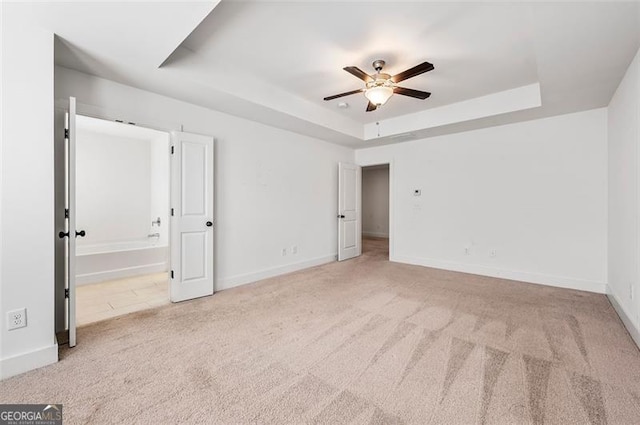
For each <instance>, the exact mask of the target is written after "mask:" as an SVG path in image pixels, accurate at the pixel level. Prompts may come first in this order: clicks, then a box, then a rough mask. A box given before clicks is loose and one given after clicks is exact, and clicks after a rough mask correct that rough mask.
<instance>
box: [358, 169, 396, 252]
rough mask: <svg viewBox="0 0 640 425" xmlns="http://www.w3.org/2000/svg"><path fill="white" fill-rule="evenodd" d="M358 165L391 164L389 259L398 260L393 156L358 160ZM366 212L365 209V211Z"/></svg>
mask: <svg viewBox="0 0 640 425" xmlns="http://www.w3.org/2000/svg"><path fill="white" fill-rule="evenodd" d="M356 165H359V166H360V167H363V168H364V167H373V166H375V165H388V166H389V261H396V259H395V257H396V254H395V253H396V249H395V239H394V236H395V233H396V231H395V223H396V221H395V176H394V170H395V167H394V161H393V158H392V159H389V160H381V161H376V160H373V161H356ZM363 212H364V211H363Z"/></svg>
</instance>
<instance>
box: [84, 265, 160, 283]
mask: <svg viewBox="0 0 640 425" xmlns="http://www.w3.org/2000/svg"><path fill="white" fill-rule="evenodd" d="M168 269H169V265H168V264H167V263H154V264H145V265H142V266H134V267H125V268H122V269H113V270H105V271H101V272H96V273H86V274H79V275H77V276H76V285H87V284H90V283H98V282H104V281H105V280H113V279H122V278H125V277H130V276H138V275H142V274H151V273H161V272H166V271H167V270H168Z"/></svg>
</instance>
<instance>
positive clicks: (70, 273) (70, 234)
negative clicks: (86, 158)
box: [59, 97, 84, 347]
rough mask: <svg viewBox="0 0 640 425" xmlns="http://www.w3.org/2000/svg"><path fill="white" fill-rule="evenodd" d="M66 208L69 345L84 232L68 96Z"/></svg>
mask: <svg viewBox="0 0 640 425" xmlns="http://www.w3.org/2000/svg"><path fill="white" fill-rule="evenodd" d="M65 139H66V153H67V158H66V167H65V171H66V172H65V174H66V210H65V215H66V216H67V220H66V221H67V225H66V228H65V233H64V234H62V235H59V236H62V237H65V238H66V240H67V247H66V281H67V285H66V291H65V292H66V294H65V295H66V296H67V327H68V331H69V347H75V345H76V236H80V235H81V234H82V236H84V232H76V98H75V97H70V98H69V109H68V111H67V119H66V128H65Z"/></svg>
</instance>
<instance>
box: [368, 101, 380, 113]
mask: <svg viewBox="0 0 640 425" xmlns="http://www.w3.org/2000/svg"><path fill="white" fill-rule="evenodd" d="M377 108H378V107H377V106H376V105H374V104H373V103H371V102H369V104H368V105H367V112H371V111H375V110H376V109H377Z"/></svg>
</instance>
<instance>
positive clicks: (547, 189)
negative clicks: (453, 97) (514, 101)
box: [356, 109, 607, 292]
mask: <svg viewBox="0 0 640 425" xmlns="http://www.w3.org/2000/svg"><path fill="white" fill-rule="evenodd" d="M606 117H607V114H606V109H598V110H592V111H587V112H581V113H575V114H570V115H563V116H558V117H553V118H547V119H542V120H536V121H529V122H523V123H518V124H512V125H505V126H500V127H493V128H487V129H482V130H477V131H471V132H466V133H459V134H452V135H447V136H441V137H434V138H430V139H425V140H418V141H412V142H405V143H399V144H395V145H387V146H381V147H375V148H369V149H362V150H358V151H356V162H357V163H359V164H361V165H365V164H375V163H384V162H392V163H393V166H392V167H391V172H392V173H393V176H392V178H391V181H392V182H394V183H393V187H392V203H393V204H394V205H393V208H394V218H393V222H392V223H391V226H392V232H393V237H394V240H393V241H392V244H393V245H394V246H393V247H391V251H392V253H394V255H393V257H392V258H391V259H392V260H393V261H400V262H406V263H412V264H420V265H425V266H430V267H438V268H445V269H450V270H459V271H466V272H471V273H477V274H483V275H488V276H498V277H505V278H510V279H516V280H523V281H528V282H534V283H543V284H548V285H556V286H562V287H571V288H577V289H584V290H589V291H595V292H604V290H605V283H606V261H607V260H606V255H607V254H606V246H607V161H606V157H607V153H606V150H607V147H606V138H607V134H606V131H607V130H606V119H607V118H606ZM414 189H421V191H422V195H421V196H419V197H415V196H414V195H413V191H414ZM465 248H469V255H466V254H465ZM492 250H495V252H496V256H495V257H491V256H490V253H491V251H492Z"/></svg>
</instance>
